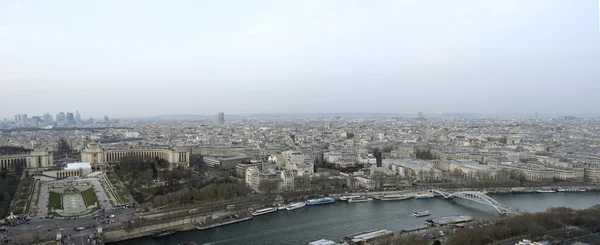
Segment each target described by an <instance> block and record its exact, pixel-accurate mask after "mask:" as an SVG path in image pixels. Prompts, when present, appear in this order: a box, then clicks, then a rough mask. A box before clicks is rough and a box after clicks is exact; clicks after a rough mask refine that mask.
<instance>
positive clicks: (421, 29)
mask: <svg viewBox="0 0 600 245" xmlns="http://www.w3.org/2000/svg"><path fill="white" fill-rule="evenodd" d="M598 9H599V8H598V0H527V1H525V0H485V1H482V0H452V1H448V0H439V1H434V0H411V1H408V0H406V1H401V0H389V1H387V0H376V1H358V0H357V1H353V0H339V1H338V0H315V1H312V0H298V1H287V0H274V1H260V0H247V1H229V0H222V1H200V0H189V1H184V0H178V1H165V0H157V1H151V0H139V1H134V0H115V1H111V0H102V1H80V0H71V1H67V0H65V1H61V0H57V1H47V0H38V1H33V0H32V1H28V0H22V1H19V0H0V85H1V86H0V118H3V117H7V118H9V119H12V118H13V117H14V114H16V113H27V114H29V115H30V116H31V115H39V114H42V113H45V112H50V113H52V114H53V115H54V114H56V113H58V112H60V111H65V112H66V111H75V110H79V111H80V112H81V113H82V116H83V117H84V118H87V117H89V116H94V117H98V116H102V115H109V116H111V117H125V116H149V115H159V114H215V115H216V113H217V112H218V111H224V112H225V113H226V114H227V113H228V114H232V113H285V112H310V113H318V112H389V113H416V112H417V111H422V112H424V113H435V112H439V111H442V112H471V113H481V112H486V113H534V112H536V111H537V112H540V113H553V114H554V113H557V112H560V113H561V114H563V113H564V114H565V115H566V114H569V113H573V114H574V113H584V112H593V113H595V112H597V111H598V110H597V107H598V105H599V104H600V96H599V95H598V93H599V92H600V27H599V26H598V25H599V18H598V11H599V10H598Z"/></svg>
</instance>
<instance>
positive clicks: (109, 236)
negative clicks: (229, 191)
mask: <svg viewBox="0 0 600 245" xmlns="http://www.w3.org/2000/svg"><path fill="white" fill-rule="evenodd" d="M259 207H261V205H253V206H248V207H245V209H244V210H241V209H236V210H221V211H213V212H208V213H187V212H185V213H182V212H178V213H177V214H176V215H172V216H170V217H169V215H167V216H160V217H161V218H157V219H152V220H148V219H147V221H142V222H143V223H141V224H135V225H133V226H132V227H129V228H123V229H116V230H110V231H104V234H103V239H104V241H105V242H107V243H108V242H118V241H124V240H129V239H135V238H139V237H145V236H151V235H153V234H154V233H156V232H158V231H165V230H172V231H190V230H194V229H196V225H197V224H198V223H200V222H210V221H212V222H211V224H212V226H211V227H210V228H214V227H218V226H222V225H226V224H230V223H236V222H241V221H244V220H248V219H252V216H250V217H249V218H248V219H245V218H244V217H247V216H242V220H237V219H236V220H231V219H225V218H224V217H230V216H233V215H235V214H238V213H241V212H246V211H247V210H252V209H256V208H259ZM146 217H147V216H146ZM213 222H214V223H213ZM206 229H209V228H206Z"/></svg>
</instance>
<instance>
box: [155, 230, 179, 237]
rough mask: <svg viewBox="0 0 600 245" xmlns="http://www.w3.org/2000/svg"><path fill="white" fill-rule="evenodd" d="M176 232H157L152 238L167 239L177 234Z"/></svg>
mask: <svg viewBox="0 0 600 245" xmlns="http://www.w3.org/2000/svg"><path fill="white" fill-rule="evenodd" d="M175 232H176V231H171V230H166V231H157V232H155V233H154V234H152V238H159V237H165V236H170V235H173V234H175Z"/></svg>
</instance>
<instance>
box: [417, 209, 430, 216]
mask: <svg viewBox="0 0 600 245" xmlns="http://www.w3.org/2000/svg"><path fill="white" fill-rule="evenodd" d="M430 214H431V213H429V210H425V211H421V212H413V216H415V217H424V216H429V215H430Z"/></svg>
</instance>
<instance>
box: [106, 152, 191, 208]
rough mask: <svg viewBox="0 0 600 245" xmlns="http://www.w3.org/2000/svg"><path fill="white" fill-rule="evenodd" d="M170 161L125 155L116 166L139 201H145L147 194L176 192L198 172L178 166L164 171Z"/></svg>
mask: <svg viewBox="0 0 600 245" xmlns="http://www.w3.org/2000/svg"><path fill="white" fill-rule="evenodd" d="M168 166H169V163H168V162H167V161H166V160H164V159H161V158H158V157H155V158H140V157H137V156H132V155H131V156H125V157H123V158H122V159H121V161H120V163H119V164H118V165H116V166H115V167H114V169H115V172H116V173H117V174H118V175H119V176H120V178H121V180H122V181H123V183H124V184H125V185H126V186H127V187H128V188H129V189H130V192H131V195H132V196H133V198H134V199H135V200H136V201H137V202H138V203H143V202H144V201H145V200H146V198H147V195H151V196H152V195H162V194H164V193H169V192H175V191H178V190H179V189H181V187H182V186H183V185H184V184H185V183H187V182H188V181H189V180H191V179H194V177H196V174H195V173H194V172H193V171H192V170H189V169H184V168H177V169H173V170H171V171H164V170H163V169H164V168H166V167H168ZM148 192H149V193H148Z"/></svg>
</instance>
